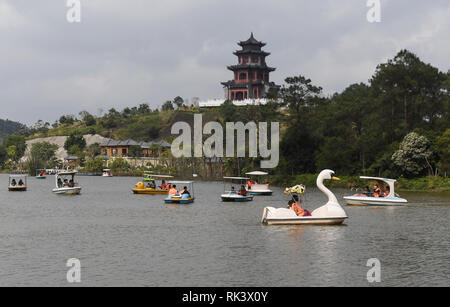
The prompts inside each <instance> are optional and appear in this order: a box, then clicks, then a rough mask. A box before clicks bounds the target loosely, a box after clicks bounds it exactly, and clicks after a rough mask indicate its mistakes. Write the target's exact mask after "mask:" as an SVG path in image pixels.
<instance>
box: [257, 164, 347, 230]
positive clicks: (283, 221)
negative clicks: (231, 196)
mask: <svg viewBox="0 0 450 307" xmlns="http://www.w3.org/2000/svg"><path fill="white" fill-rule="evenodd" d="M324 180H339V178H336V177H334V172H333V171H332V170H324V171H322V172H321V173H320V174H319V176H318V177H317V181H316V184H317V187H318V188H319V189H320V190H321V191H322V192H323V193H324V194H325V195H326V196H327V197H328V202H327V203H326V204H325V205H324V206H322V207H320V208H317V209H316V210H314V211H313V212H312V213H311V216H297V215H296V214H295V212H294V211H292V210H290V209H286V208H279V209H276V208H272V207H267V208H264V212H263V216H262V220H261V221H262V223H263V224H267V225H340V224H342V223H343V222H344V221H345V219H347V218H348V216H347V214H346V213H345V211H344V209H342V207H341V206H340V204H339V202H338V201H337V198H336V196H335V195H334V194H333V193H332V192H331V191H330V190H329V189H328V188H326V187H325V185H324V184H323V181H324Z"/></svg>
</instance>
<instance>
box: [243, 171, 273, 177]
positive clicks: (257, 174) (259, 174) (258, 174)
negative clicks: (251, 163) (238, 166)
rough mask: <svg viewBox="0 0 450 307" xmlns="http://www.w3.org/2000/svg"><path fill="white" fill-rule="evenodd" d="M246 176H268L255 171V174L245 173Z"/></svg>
mask: <svg viewBox="0 0 450 307" xmlns="http://www.w3.org/2000/svg"><path fill="white" fill-rule="evenodd" d="M246 175H249V176H267V175H269V173H266V172H261V171H255V172H250V173H246Z"/></svg>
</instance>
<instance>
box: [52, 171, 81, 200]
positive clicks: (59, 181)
mask: <svg viewBox="0 0 450 307" xmlns="http://www.w3.org/2000/svg"><path fill="white" fill-rule="evenodd" d="M76 174H77V172H76V171H65V172H59V173H56V175H55V184H56V187H55V188H54V189H53V190H52V192H53V193H54V194H57V195H79V194H81V187H80V186H78V183H76V182H75V175H76Z"/></svg>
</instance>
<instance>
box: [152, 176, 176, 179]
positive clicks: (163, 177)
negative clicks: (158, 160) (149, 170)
mask: <svg viewBox="0 0 450 307" xmlns="http://www.w3.org/2000/svg"><path fill="white" fill-rule="evenodd" d="M149 177H153V178H158V179H170V178H173V176H170V175H149Z"/></svg>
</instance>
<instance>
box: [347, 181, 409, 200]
mask: <svg viewBox="0 0 450 307" xmlns="http://www.w3.org/2000/svg"><path fill="white" fill-rule="evenodd" d="M360 178H361V179H366V180H375V181H377V182H378V184H379V185H380V186H382V185H383V184H382V183H385V184H388V185H389V191H390V193H389V195H388V196H387V197H373V196H372V194H371V193H359V194H355V195H353V196H345V197H344V200H345V202H346V203H347V205H348V206H376V207H385V206H386V207H388V206H389V207H390V206H405V205H406V204H407V203H408V201H407V200H406V199H404V198H401V197H398V196H397V194H395V182H396V181H397V180H395V179H387V178H378V177H366V176H361V177H360Z"/></svg>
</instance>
